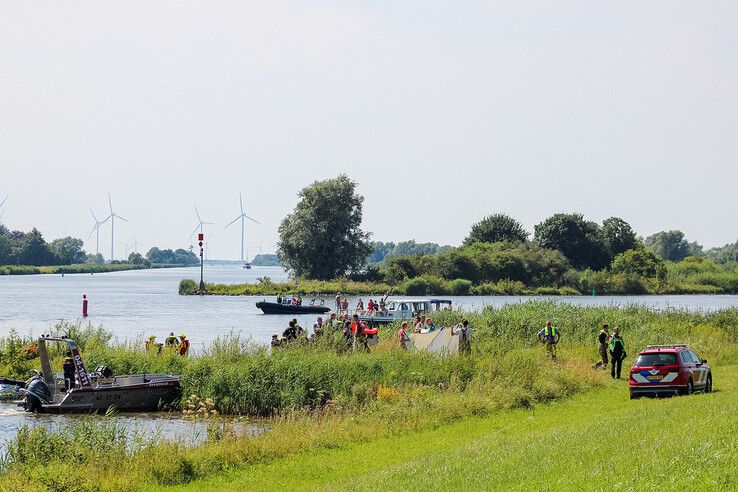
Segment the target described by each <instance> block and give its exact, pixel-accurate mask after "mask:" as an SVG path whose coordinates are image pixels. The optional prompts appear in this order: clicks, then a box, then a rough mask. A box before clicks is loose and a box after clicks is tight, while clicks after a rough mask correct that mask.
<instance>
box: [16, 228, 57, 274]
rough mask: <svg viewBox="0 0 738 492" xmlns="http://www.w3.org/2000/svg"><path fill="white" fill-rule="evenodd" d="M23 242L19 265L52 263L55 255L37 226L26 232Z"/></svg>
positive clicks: (19, 252) (18, 259) (18, 258)
mask: <svg viewBox="0 0 738 492" xmlns="http://www.w3.org/2000/svg"><path fill="white" fill-rule="evenodd" d="M22 241H23V244H22V245H21V247H20V248H19V251H18V257H17V261H18V264H19V265H34V266H40V265H52V264H53V263H54V255H53V254H52V253H51V251H50V250H49V245H48V244H46V241H44V238H43V236H42V235H41V233H40V232H39V231H38V229H36V228H35V227H34V228H33V229H32V230H31V232H29V233H28V234H25V235H24V237H23V239H22Z"/></svg>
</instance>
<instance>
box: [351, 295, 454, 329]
mask: <svg viewBox="0 0 738 492" xmlns="http://www.w3.org/2000/svg"><path fill="white" fill-rule="evenodd" d="M451 307H452V301H451V300H450V299H435V298H434V299H393V300H391V301H387V303H386V306H385V308H384V309H379V310H373V311H368V310H362V311H357V313H356V314H358V315H359V320H361V321H366V322H367V323H369V324H370V325H377V324H388V323H392V322H393V321H402V320H410V319H413V318H414V317H415V316H418V315H421V314H428V313H432V312H434V311H440V310H450V309H451Z"/></svg>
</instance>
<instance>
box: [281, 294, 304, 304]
mask: <svg viewBox="0 0 738 492" xmlns="http://www.w3.org/2000/svg"><path fill="white" fill-rule="evenodd" d="M284 300H285V299H284V298H283V297H282V294H280V295H278V296H277V304H283V303H284V304H289V305H290V306H302V296H301V295H299V294H298V295H297V297H295V296H292V299H290V300H289V302H287V303H285V302H284Z"/></svg>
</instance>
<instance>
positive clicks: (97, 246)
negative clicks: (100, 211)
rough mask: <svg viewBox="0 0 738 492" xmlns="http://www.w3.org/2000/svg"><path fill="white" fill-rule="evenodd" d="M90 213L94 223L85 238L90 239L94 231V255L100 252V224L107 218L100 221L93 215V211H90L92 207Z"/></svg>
mask: <svg viewBox="0 0 738 492" xmlns="http://www.w3.org/2000/svg"><path fill="white" fill-rule="evenodd" d="M90 213H91V214H92V218H93V219H94V220H95V225H94V226H92V230H91V231H90V235H89V236H87V239H90V238H91V237H92V233H93V232H94V233H95V255H99V254H100V226H101V225H103V224H104V223H105V221H107V220H108V219H105V220H103V221H102V222H101V221H99V220H97V217H96V216H95V212H93V211H92V207H90Z"/></svg>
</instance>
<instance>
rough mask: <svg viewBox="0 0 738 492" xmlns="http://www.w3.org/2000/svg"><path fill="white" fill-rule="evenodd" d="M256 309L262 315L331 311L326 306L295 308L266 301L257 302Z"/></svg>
mask: <svg viewBox="0 0 738 492" xmlns="http://www.w3.org/2000/svg"><path fill="white" fill-rule="evenodd" d="M256 307H257V308H259V309H261V310H262V312H263V313H264V314H324V313H327V312H329V311H330V310H331V308H329V307H326V306H295V305H292V304H278V303H276V302H267V301H260V302H257V303H256Z"/></svg>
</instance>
